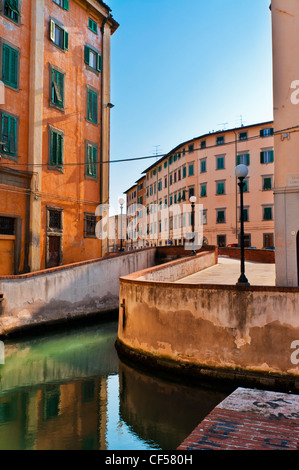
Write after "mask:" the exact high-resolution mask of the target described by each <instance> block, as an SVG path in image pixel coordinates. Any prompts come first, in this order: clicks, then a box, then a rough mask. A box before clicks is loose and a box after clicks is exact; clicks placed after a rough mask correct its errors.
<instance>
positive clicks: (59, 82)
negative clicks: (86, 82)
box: [51, 69, 64, 108]
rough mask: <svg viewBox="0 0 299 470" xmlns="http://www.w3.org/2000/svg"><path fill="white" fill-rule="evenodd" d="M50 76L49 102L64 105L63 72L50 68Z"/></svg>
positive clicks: (59, 105)
mask: <svg viewBox="0 0 299 470" xmlns="http://www.w3.org/2000/svg"><path fill="white" fill-rule="evenodd" d="M51 75H52V78H51V104H54V105H56V106H58V107H59V108H63V107H64V83H63V82H64V74H63V73H61V72H58V70H55V69H52V73H51Z"/></svg>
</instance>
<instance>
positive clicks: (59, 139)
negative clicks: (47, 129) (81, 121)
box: [50, 131, 63, 167]
mask: <svg viewBox="0 0 299 470" xmlns="http://www.w3.org/2000/svg"><path fill="white" fill-rule="evenodd" d="M50 164H51V165H53V166H60V167H61V166H62V165H63V135H62V134H60V133H59V132H56V131H51V149H50Z"/></svg>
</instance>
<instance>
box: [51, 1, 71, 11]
mask: <svg viewBox="0 0 299 470" xmlns="http://www.w3.org/2000/svg"><path fill="white" fill-rule="evenodd" d="M53 1H54V3H57V5H59V6H60V7H61V8H64V9H65V10H67V11H69V0H53Z"/></svg>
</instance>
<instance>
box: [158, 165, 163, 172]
mask: <svg viewBox="0 0 299 470" xmlns="http://www.w3.org/2000/svg"><path fill="white" fill-rule="evenodd" d="M160 171H162V165H159V167H158V172H159V173H160Z"/></svg>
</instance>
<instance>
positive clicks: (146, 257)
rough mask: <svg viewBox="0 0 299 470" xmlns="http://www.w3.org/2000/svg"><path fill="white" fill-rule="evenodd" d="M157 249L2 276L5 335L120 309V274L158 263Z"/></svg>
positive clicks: (1, 329) (0, 313) (0, 323)
mask: <svg viewBox="0 0 299 470" xmlns="http://www.w3.org/2000/svg"><path fill="white" fill-rule="evenodd" d="M155 260H156V248H145V249H142V250H138V251H135V252H130V253H123V254H116V255H112V256H109V257H104V258H101V259H97V260H93V261H86V262H81V263H76V264H72V265H68V266H61V267H57V268H51V269H47V270H44V271H38V272H35V273H29V274H23V275H18V276H5V277H0V293H1V294H2V295H3V298H2V301H1V302H0V335H7V334H10V333H14V332H16V331H18V330H21V329H24V328H32V327H34V326H40V325H43V324H53V323H60V322H62V321H66V320H72V319H75V318H80V317H86V316H88V315H91V314H101V313H103V314H104V313H107V312H109V311H113V310H117V309H118V305H119V277H120V276H124V275H126V274H129V273H133V272H135V271H139V270H142V269H145V268H148V267H150V266H153V265H154V264H155Z"/></svg>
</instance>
